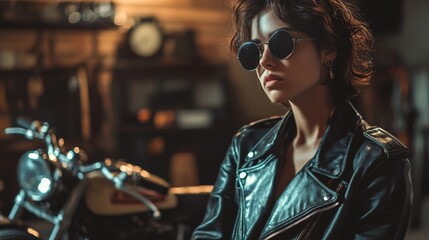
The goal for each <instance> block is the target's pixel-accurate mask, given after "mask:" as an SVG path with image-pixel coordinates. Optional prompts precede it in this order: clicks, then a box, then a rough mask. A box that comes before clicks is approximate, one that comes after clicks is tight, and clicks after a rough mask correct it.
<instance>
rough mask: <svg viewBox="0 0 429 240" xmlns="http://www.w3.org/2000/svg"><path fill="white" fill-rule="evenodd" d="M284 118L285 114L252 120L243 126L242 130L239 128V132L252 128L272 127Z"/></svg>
mask: <svg viewBox="0 0 429 240" xmlns="http://www.w3.org/2000/svg"><path fill="white" fill-rule="evenodd" d="M282 118H283V116H271V117H269V118H264V119H260V120H257V121H254V122H251V123H249V124H247V125H244V126H243V127H241V128H240V130H238V133H237V134H240V133H242V132H245V131H247V130H248V129H252V128H270V127H272V126H274V125H275V124H276V123H278V122H279V121H280V120H281V119H282Z"/></svg>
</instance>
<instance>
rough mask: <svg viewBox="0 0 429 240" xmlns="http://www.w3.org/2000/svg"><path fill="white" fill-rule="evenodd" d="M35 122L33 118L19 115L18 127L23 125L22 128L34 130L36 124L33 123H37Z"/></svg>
mask: <svg viewBox="0 0 429 240" xmlns="http://www.w3.org/2000/svg"><path fill="white" fill-rule="evenodd" d="M35 122H36V121H33V120H31V119H29V118H26V117H19V118H17V119H16V125H18V127H22V128H26V129H32V130H34V129H33V128H34V127H33V126H34V125H35V124H33V123H35Z"/></svg>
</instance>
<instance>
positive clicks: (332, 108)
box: [193, 0, 411, 240]
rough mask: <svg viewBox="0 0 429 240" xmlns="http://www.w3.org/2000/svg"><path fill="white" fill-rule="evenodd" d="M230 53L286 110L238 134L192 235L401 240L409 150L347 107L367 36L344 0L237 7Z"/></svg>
mask: <svg viewBox="0 0 429 240" xmlns="http://www.w3.org/2000/svg"><path fill="white" fill-rule="evenodd" d="M233 20H234V33H233V36H232V38H231V42H230V46H231V50H232V51H233V52H234V53H235V54H236V55H237V58H238V61H239V62H240V63H241V65H242V67H243V68H244V69H246V70H249V71H255V72H256V75H257V77H258V79H259V82H260V85H261V87H262V89H263V90H264V92H265V94H266V95H267V97H268V98H269V99H270V100H271V101H272V102H273V103H277V104H281V105H284V106H285V107H286V109H287V113H286V114H285V115H284V116H282V117H272V118H269V119H264V120H260V121H257V122H254V123H251V124H249V125H246V126H244V127H243V128H242V129H240V130H239V131H238V133H237V134H236V135H235V136H234V138H233V140H232V143H231V146H230V148H229V150H228V151H227V153H226V156H225V159H224V161H223V163H222V165H221V168H220V171H219V175H218V178H217V181H216V183H215V185H214V189H213V192H212V193H211V196H210V200H209V203H208V206H207V211H206V215H205V217H204V220H203V222H202V223H201V224H200V225H199V226H198V227H197V228H196V229H195V231H194V233H193V239H239V240H243V239H335V240H337V239H341V240H343V239H403V238H404V236H405V233H406V230H407V226H408V220H409V215H410V206H411V181H410V164H409V161H408V159H407V154H408V150H407V148H406V147H405V146H404V145H403V144H402V143H401V142H399V141H398V140H397V139H396V138H395V137H393V136H392V135H391V134H389V133H388V132H386V131H385V130H383V129H382V128H379V127H375V126H370V125H369V124H368V123H366V122H365V121H364V120H363V119H362V117H361V115H360V114H359V113H358V112H357V111H356V110H355V109H354V107H353V106H352V104H351V103H350V102H349V100H350V98H351V97H352V96H354V95H356V94H357V93H358V92H359V91H360V89H361V88H362V87H363V86H364V85H367V84H368V83H369V80H370V78H371V75H372V65H371V49H372V44H373V37H372V34H371V32H370V30H369V28H368V25H367V24H366V23H365V22H363V21H362V20H361V19H360V18H359V16H358V15H357V12H356V10H355V9H354V8H353V7H352V6H351V5H349V4H347V3H345V2H344V1H343V0H270V1H265V0H237V1H235V2H234V3H233Z"/></svg>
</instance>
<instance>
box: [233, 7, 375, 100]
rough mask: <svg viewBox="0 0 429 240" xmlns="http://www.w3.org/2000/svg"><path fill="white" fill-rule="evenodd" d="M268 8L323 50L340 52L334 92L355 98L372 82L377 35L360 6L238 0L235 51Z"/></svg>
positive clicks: (235, 19)
mask: <svg viewBox="0 0 429 240" xmlns="http://www.w3.org/2000/svg"><path fill="white" fill-rule="evenodd" d="M267 8H270V9H273V11H274V12H275V13H276V15H277V16H278V17H279V19H280V20H281V21H283V22H285V23H288V24H290V25H291V27H292V28H294V29H298V30H299V31H302V32H304V33H306V34H308V35H310V36H312V37H314V38H316V39H317V44H316V46H317V47H318V49H319V50H320V48H321V46H323V47H330V48H334V49H335V50H336V51H337V57H336V59H335V61H334V62H333V64H332V67H333V70H334V75H335V78H334V80H333V81H331V83H332V84H330V85H331V89H332V90H333V91H334V92H333V94H334V95H337V94H340V95H341V96H343V97H345V98H351V97H352V96H355V95H356V94H357V93H358V92H359V91H360V90H361V89H362V87H363V86H365V85H368V84H369V81H370V79H371V76H372V74H373V65H372V48H373V44H374V38H373V35H372V33H371V31H370V29H369V26H368V24H367V23H366V22H364V21H363V20H362V19H361V17H360V16H359V15H358V11H357V8H356V7H355V6H353V5H351V4H350V3H347V2H344V0H234V1H233V3H232V11H233V34H232V36H231V39H230V49H231V51H232V52H233V53H234V54H237V51H238V48H239V47H240V45H241V44H242V43H243V42H246V41H249V40H250V35H251V24H252V20H253V18H254V17H255V16H256V15H257V14H259V13H260V12H261V11H262V10H264V9H267Z"/></svg>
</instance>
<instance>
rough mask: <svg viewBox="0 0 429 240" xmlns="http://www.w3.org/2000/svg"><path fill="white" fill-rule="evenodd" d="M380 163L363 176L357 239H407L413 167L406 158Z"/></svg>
mask: <svg viewBox="0 0 429 240" xmlns="http://www.w3.org/2000/svg"><path fill="white" fill-rule="evenodd" d="M381 155H383V157H381V158H384V159H378V160H380V161H376V163H375V164H374V165H373V166H372V167H370V168H369V170H368V172H367V173H365V174H364V178H363V185H362V186H363V188H364V190H363V191H362V192H361V193H362V194H361V196H360V198H359V199H360V200H359V202H360V204H359V206H360V208H361V209H359V210H360V211H357V212H359V216H358V219H357V224H356V226H355V227H356V231H355V234H354V239H404V238H405V233H406V231H407V228H408V222H409V219H410V209H411V202H412V187H411V176H410V163H409V161H408V159H407V158H406V157H404V156H402V157H397V158H391V159H389V158H388V159H386V155H385V154H381Z"/></svg>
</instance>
